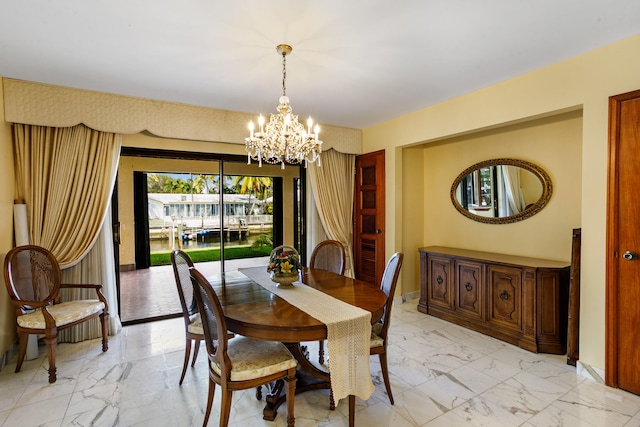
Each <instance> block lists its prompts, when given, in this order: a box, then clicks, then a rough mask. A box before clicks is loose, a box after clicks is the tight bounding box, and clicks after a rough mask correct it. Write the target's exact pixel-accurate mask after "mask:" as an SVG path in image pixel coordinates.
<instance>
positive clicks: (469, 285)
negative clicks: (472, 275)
mask: <svg viewBox="0 0 640 427" xmlns="http://www.w3.org/2000/svg"><path fill="white" fill-rule="evenodd" d="M464 288H465V289H466V290H468V291H471V289H473V286H471V283H469V282H467V283H466V284H465V285H464Z"/></svg>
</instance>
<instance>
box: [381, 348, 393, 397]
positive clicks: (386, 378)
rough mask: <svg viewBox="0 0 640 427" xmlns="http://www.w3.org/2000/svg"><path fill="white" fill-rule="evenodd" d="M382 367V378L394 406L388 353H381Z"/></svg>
mask: <svg viewBox="0 0 640 427" xmlns="http://www.w3.org/2000/svg"><path fill="white" fill-rule="evenodd" d="M378 356H380V367H381V368H382V378H383V379H384V386H385V388H386V389H387V394H388V395H389V401H390V402H391V404H392V405H393V394H392V393H391V382H389V368H387V352H386V351H385V352H383V353H380V354H379V355H378Z"/></svg>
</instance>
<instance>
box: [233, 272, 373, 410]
mask: <svg viewBox="0 0 640 427" xmlns="http://www.w3.org/2000/svg"><path fill="white" fill-rule="evenodd" d="M239 271H240V272H241V273H243V274H244V275H245V276H247V277H248V278H250V279H251V280H253V281H254V282H256V283H257V284H259V285H260V286H262V287H263V288H265V289H267V290H268V291H269V292H271V293H273V294H275V295H277V296H279V297H280V298H282V299H284V300H285V301H287V302H288V303H289V304H291V305H294V306H296V307H297V308H299V309H300V310H302V311H304V312H305V313H307V314H308V315H310V316H312V317H314V318H316V319H318V320H319V321H321V322H322V323H324V324H325V325H327V350H328V353H329V372H330V378H331V390H332V392H333V398H334V400H335V402H336V403H337V402H338V401H339V400H340V399H342V398H344V397H347V396H349V395H351V394H352V395H355V396H358V397H359V398H361V399H364V400H367V399H368V398H369V396H371V394H372V393H373V390H374V386H373V381H372V380H371V372H370V371H369V357H370V356H369V340H370V338H371V313H369V312H368V311H367V310H363V309H361V308H360V307H355V306H353V305H351V304H348V303H346V302H344V301H340V300H339V299H337V298H334V297H332V296H331V295H327V294H325V293H324V292H321V291H319V290H317V289H314V288H312V287H310V286H307V285H305V284H303V283H301V282H295V284H294V285H293V287H290V288H279V287H277V285H276V284H275V283H273V282H272V281H271V278H270V277H269V273H268V272H267V271H266V268H265V267H252V268H243V269H239Z"/></svg>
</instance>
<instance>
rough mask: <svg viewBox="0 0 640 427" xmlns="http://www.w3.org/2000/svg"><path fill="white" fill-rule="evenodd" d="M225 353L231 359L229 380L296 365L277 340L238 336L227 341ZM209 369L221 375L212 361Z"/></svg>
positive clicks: (217, 365)
mask: <svg viewBox="0 0 640 427" xmlns="http://www.w3.org/2000/svg"><path fill="white" fill-rule="evenodd" d="M227 354H228V355H229V359H230V360H231V376H230V379H231V381H246V380H252V379H255V378H261V377H266V376H268V375H272V374H276V373H278V372H282V371H286V370H287V369H290V368H295V367H296V361H295V359H293V358H292V357H291V353H290V352H289V350H287V348H286V347H285V346H284V345H282V343H279V342H272V341H262V340H254V339H252V338H247V337H242V336H238V337H236V338H234V339H233V340H230V341H229V346H228V347H227ZM211 369H213V371H214V372H215V373H216V374H218V375H221V374H222V371H221V370H220V365H219V364H218V363H217V362H215V361H212V362H211Z"/></svg>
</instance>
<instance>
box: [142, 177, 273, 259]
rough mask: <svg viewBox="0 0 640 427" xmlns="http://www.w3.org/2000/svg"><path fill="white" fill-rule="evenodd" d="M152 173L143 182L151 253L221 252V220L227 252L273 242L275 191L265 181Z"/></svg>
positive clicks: (269, 181) (266, 178) (264, 179)
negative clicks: (184, 251)
mask: <svg viewBox="0 0 640 427" xmlns="http://www.w3.org/2000/svg"><path fill="white" fill-rule="evenodd" d="M224 181H225V183H224V195H223V197H222V202H223V203H222V206H223V208H222V209H221V203H220V201H221V195H220V185H219V179H218V176H216V175H202V174H189V173H184V174H175V173H172V174H162V173H150V174H149V175H148V178H147V190H148V209H149V241H150V242H149V246H150V252H151V253H158V252H166V251H170V250H171V249H173V248H174V247H176V248H182V249H195V248H219V247H220V214H221V213H222V216H223V219H224V226H223V230H222V238H223V239H224V243H225V247H232V246H251V245H252V244H253V243H254V242H255V241H256V240H257V239H259V238H262V239H263V240H264V239H266V238H268V239H271V234H272V229H273V215H272V210H273V208H272V204H273V200H272V199H273V188H272V179H271V178H268V177H251V176H226V177H225V180H224Z"/></svg>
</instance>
